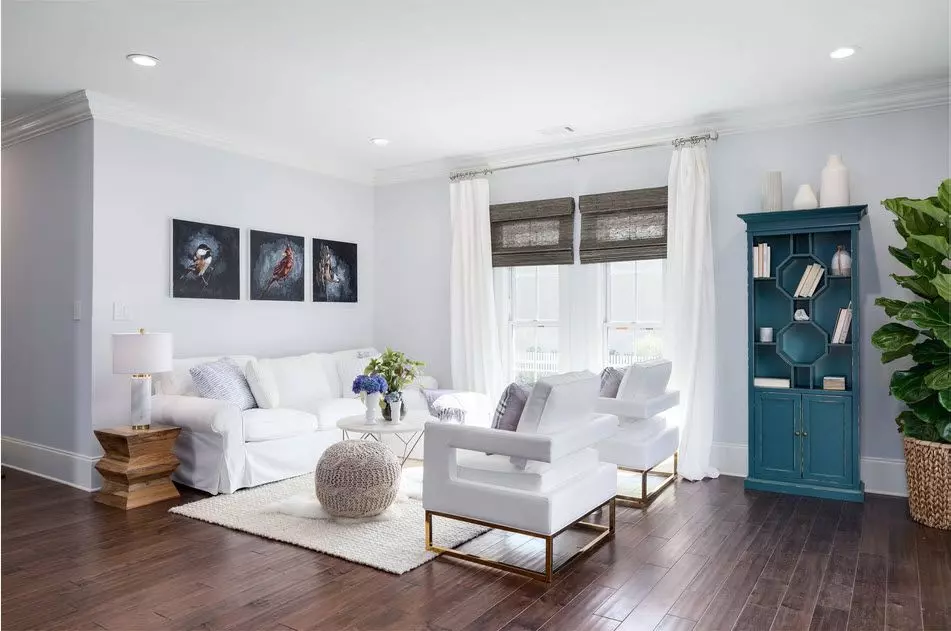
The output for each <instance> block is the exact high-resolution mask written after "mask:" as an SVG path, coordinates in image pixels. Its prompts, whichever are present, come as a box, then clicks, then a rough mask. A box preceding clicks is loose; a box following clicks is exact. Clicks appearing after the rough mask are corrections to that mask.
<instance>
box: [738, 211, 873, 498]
mask: <svg viewBox="0 0 951 631" xmlns="http://www.w3.org/2000/svg"><path fill="white" fill-rule="evenodd" d="M867 209H868V207H867V206H842V207H838V208H819V209H815V210H788V211H779V212H761V213H750V214H745V215H740V219H742V220H743V221H744V222H746V234H747V239H746V245H747V258H746V260H747V262H748V263H747V265H748V273H747V278H746V282H747V289H748V295H749V326H748V330H747V339H748V344H749V348H748V353H749V355H748V356H749V428H750V429H749V474H748V476H747V478H746V482H745V485H746V488H748V489H757V490H761V491H775V492H778V493H791V494H795V495H808V496H812V497H822V498H829V499H840V500H849V501H855V502H861V501H863V499H864V496H865V495H864V485H863V484H862V480H861V477H860V475H859V366H860V364H859V347H860V344H859V343H858V340H860V339H861V337H860V335H861V317H860V310H859V308H858V307H859V305H860V302H859V299H860V296H859V279H860V272H861V264H860V263H861V262H860V261H859V256H858V253H859V251H860V249H859V223H860V221H861V219H862V217H863V216H864V215H865V213H866V212H867ZM761 243H766V244H768V245H769V246H770V249H771V252H770V269H769V275H768V277H766V278H754V276H753V272H754V270H753V264H752V260H753V250H754V248H755V247H756V246H757V245H759V244H761ZM839 245H844V246H845V248H846V249H847V250H848V251H849V253H850V254H851V255H852V273H851V275H850V276H831V275H830V273H829V272H830V266H831V263H832V256H833V254H835V252H836V249H837V247H836V246H839ZM813 263H818V264H820V265H822V267H823V268H824V269H825V273H824V274H823V275H822V278H821V279H820V282H819V285H818V287H817V288H816V290H815V292H814V293H813V295H812V296H811V297H809V298H796V297H795V293H796V288H797V286H798V285H799V281H800V279H801V278H802V274H803V271H804V270H805V269H806V267H808V266H809V265H811V264H813ZM850 302H851V303H852V306H853V309H852V324H851V328H850V331H849V334H848V337H847V338H846V340H845V343H842V344H833V343H832V339H833V333H834V331H835V326H836V320H837V318H838V315H839V309H843V308H846V307H848V305H849V303H850ZM797 309H803V310H804V311H805V312H806V313H807V314H808V315H809V320H808V321H801V322H797V321H796V320H794V319H793V313H794V312H795V311H796V310H797ZM760 327H772V328H773V341H772V342H760V341H759V340H758V331H759V329H760ZM827 376H835V377H844V378H845V390H844V391H841V390H825V389H823V377H827ZM757 377H765V378H773V379H786V380H788V381H789V386H790V387H789V388H773V387H759V386H756V385H754V380H755V379H756V378H757Z"/></svg>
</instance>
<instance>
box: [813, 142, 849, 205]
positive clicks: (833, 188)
mask: <svg viewBox="0 0 951 631" xmlns="http://www.w3.org/2000/svg"><path fill="white" fill-rule="evenodd" d="M819 202H820V203H821V204H822V206H823V207H825V208H829V207H832V206H848V205H849V169H848V168H847V167H846V166H845V163H843V162H842V157H841V156H838V155H835V154H833V155H831V156H829V161H828V162H826V166H825V168H824V169H822V182H821V184H820V186H819Z"/></svg>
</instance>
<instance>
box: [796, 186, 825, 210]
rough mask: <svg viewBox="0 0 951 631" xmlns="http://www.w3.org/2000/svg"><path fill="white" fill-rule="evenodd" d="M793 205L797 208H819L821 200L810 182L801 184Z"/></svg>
mask: <svg viewBox="0 0 951 631" xmlns="http://www.w3.org/2000/svg"><path fill="white" fill-rule="evenodd" d="M792 207H793V208H795V209H796V210H805V209H807V208H818V207H819V200H818V199H817V198H816V192H815V191H814V190H812V187H811V186H809V185H808V184H801V185H800V186H799V190H797V191H796V197H795V199H793V203H792Z"/></svg>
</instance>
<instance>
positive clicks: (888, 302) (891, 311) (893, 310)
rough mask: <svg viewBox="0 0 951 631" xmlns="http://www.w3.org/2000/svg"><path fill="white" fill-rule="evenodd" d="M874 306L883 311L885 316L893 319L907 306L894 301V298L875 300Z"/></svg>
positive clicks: (902, 302)
mask: <svg viewBox="0 0 951 631" xmlns="http://www.w3.org/2000/svg"><path fill="white" fill-rule="evenodd" d="M875 304H876V305H877V306H879V307H881V308H883V309H884V310H885V315H887V316H888V317H890V318H894V317H895V316H897V315H898V312H899V311H901V310H902V309H904V308H905V306H907V305H908V303H907V302H905V301H904V300H895V299H894V298H876V299H875Z"/></svg>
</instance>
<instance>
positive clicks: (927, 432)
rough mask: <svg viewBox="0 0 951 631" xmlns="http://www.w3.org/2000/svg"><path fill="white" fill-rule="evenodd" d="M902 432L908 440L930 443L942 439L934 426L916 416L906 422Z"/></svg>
mask: <svg viewBox="0 0 951 631" xmlns="http://www.w3.org/2000/svg"><path fill="white" fill-rule="evenodd" d="M902 430H903V431H902V433H903V434H904V435H905V436H907V437H908V438H917V439H918V440H929V441H937V440H938V439H939V438H940V435H939V434H938V429H937V428H936V427H935V426H934V425H932V424H931V423H926V422H925V421H923V420H921V419H920V418H918V417H917V416H914V415H913V416H912V417H911V418H908V419H907V420H906V421H905V423H904V426H903V428H902Z"/></svg>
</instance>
